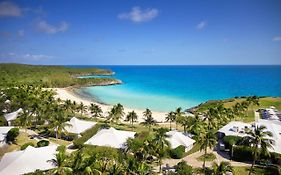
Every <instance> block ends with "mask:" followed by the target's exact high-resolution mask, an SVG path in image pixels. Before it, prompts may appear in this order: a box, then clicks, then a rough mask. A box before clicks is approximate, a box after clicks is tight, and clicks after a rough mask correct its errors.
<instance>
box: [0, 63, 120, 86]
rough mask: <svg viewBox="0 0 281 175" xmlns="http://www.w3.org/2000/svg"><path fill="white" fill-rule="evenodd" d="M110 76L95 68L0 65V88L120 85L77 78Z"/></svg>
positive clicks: (112, 80) (97, 79) (99, 79)
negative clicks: (23, 85) (16, 86)
mask: <svg viewBox="0 0 281 175" xmlns="http://www.w3.org/2000/svg"><path fill="white" fill-rule="evenodd" d="M111 74H112V72H111V71H110V70H105V69H97V68H70V67H64V66H34V65H25V64H0V87H1V86H11V87H12V86H15V85H18V84H30V85H31V84H32V85H39V86H43V87H69V86H74V87H76V86H79V87H80V86H93V85H106V84H116V83H120V82H119V81H118V80H115V79H112V78H77V77H78V76H84V75H111Z"/></svg>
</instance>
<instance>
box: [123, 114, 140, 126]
mask: <svg viewBox="0 0 281 175" xmlns="http://www.w3.org/2000/svg"><path fill="white" fill-rule="evenodd" d="M137 119H138V115H137V114H136V113H135V111H132V112H129V113H128V114H127V116H126V121H129V122H130V123H131V127H132V129H133V124H134V122H136V121H137Z"/></svg>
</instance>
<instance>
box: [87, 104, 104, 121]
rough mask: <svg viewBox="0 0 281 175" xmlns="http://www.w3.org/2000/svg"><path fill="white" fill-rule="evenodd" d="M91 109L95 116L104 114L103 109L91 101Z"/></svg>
mask: <svg viewBox="0 0 281 175" xmlns="http://www.w3.org/2000/svg"><path fill="white" fill-rule="evenodd" d="M90 111H91V114H92V116H93V117H95V118H97V117H101V116H102V109H101V107H100V106H99V105H96V104H93V103H91V106H90Z"/></svg>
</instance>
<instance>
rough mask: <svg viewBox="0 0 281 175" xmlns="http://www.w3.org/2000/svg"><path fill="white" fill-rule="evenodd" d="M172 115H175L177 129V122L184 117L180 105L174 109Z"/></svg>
mask: <svg viewBox="0 0 281 175" xmlns="http://www.w3.org/2000/svg"><path fill="white" fill-rule="evenodd" d="M174 115H175V122H176V129H178V125H177V124H178V123H179V122H180V121H181V120H182V118H183V117H184V112H183V111H182V108H181V107H179V108H177V109H176V111H175V112H174Z"/></svg>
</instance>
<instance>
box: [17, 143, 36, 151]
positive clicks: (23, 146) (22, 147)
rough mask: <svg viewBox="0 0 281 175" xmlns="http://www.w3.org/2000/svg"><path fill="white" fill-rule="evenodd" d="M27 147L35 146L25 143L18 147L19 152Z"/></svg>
mask: <svg viewBox="0 0 281 175" xmlns="http://www.w3.org/2000/svg"><path fill="white" fill-rule="evenodd" d="M28 146H33V147H34V146H35V145H34V143H32V142H28V143H25V144H23V145H22V146H21V147H20V150H25V149H26V148H27V147H28Z"/></svg>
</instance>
